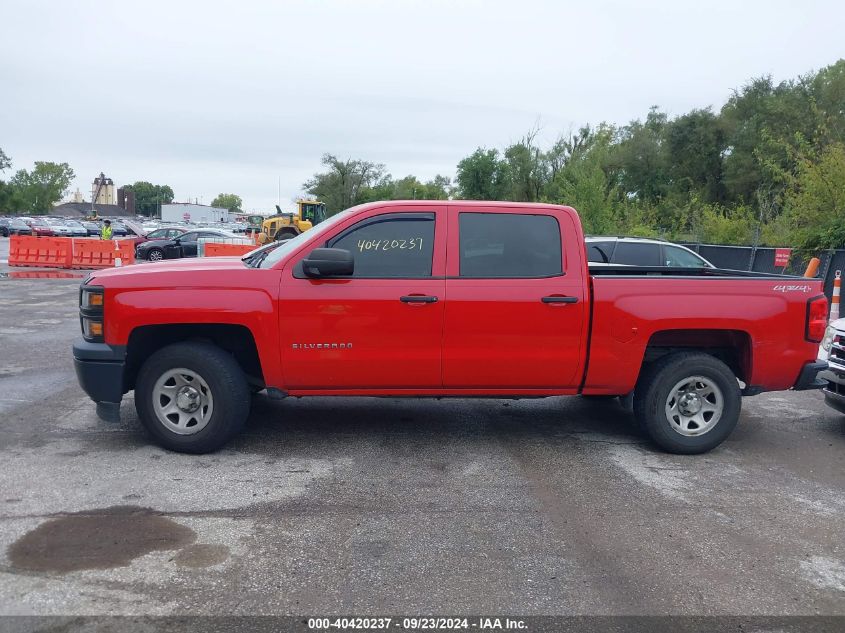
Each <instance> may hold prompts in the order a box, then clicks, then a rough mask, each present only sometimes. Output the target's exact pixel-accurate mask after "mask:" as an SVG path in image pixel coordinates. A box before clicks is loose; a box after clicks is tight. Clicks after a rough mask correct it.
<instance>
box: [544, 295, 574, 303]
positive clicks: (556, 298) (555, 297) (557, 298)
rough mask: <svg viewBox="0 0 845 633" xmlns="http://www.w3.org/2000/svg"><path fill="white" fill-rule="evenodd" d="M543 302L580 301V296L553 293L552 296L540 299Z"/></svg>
mask: <svg viewBox="0 0 845 633" xmlns="http://www.w3.org/2000/svg"><path fill="white" fill-rule="evenodd" d="M540 301H542V302H543V303H578V297H564V296H562V295H552V296H550V297H543V298H542V299H540Z"/></svg>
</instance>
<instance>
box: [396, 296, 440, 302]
mask: <svg viewBox="0 0 845 633" xmlns="http://www.w3.org/2000/svg"><path fill="white" fill-rule="evenodd" d="M399 301H401V302H402V303H437V297H433V296H431V295H404V296H402V297H399Z"/></svg>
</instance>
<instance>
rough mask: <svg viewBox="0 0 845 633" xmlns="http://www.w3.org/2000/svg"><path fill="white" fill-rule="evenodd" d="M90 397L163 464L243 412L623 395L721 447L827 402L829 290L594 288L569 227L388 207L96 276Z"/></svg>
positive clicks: (562, 222)
mask: <svg viewBox="0 0 845 633" xmlns="http://www.w3.org/2000/svg"><path fill="white" fill-rule="evenodd" d="M80 319H81V325H82V333H83V339H82V340H80V341H78V342H77V343H76V344H75V345H74V347H73V355H74V359H75V366H76V372H77V375H78V378H79V382H80V384H81V385H82V388H83V389H84V390H85V391H86V392H87V393H88V395H89V396H90V397H91V398H92V399H93V400H94V401H95V402H96V403H97V410H98V413H99V415H100V417H102V418H104V419H113V418H114V416H115V415H116V414H117V411H118V409H119V404H120V401H121V399H122V397H123V395H124V394H125V393H127V392H129V391H132V390H134V391H135V406H136V408H137V411H138V415H139V417H140V419H141V421H142V423H143V424H144V425H145V427H146V428H147V429H148V431H149V432H150V434H151V435H152V437H153V438H154V439H155V440H156V441H157V442H159V443H160V444H161V445H163V446H165V447H166V448H169V449H172V450H176V451H184V452H193V453H204V452H208V451H213V450H215V449H217V448H219V447H220V446H222V445H223V444H225V443H226V442H227V441H228V440H229V439H230V438H231V437H232V436H233V435H234V434H236V433H237V432H238V431H239V430H240V429H241V428H242V427H243V426H244V423H245V420H246V418H247V415H248V413H249V408H250V398H251V392H257V391H260V390H262V389H266V390H267V392H268V394H269V395H270V397H274V398H282V397H287V396H297V397H298V396H410V397H425V396H436V397H441V396H459V397H460V396H487V397H491V398H499V397H508V398H511V397H544V396H558V395H575V394H580V395H584V396H621V395H630V394H632V395H633V408H634V414H635V418H636V420H637V421H638V423H639V424H640V426H641V427H642V429H643V431H644V432H645V433H646V434H647V435H648V437H650V438H651V439H652V440H653V441H654V442H655V443H656V444H658V445H659V446H660V447H662V448H663V449H665V450H667V451H671V452H675V453H700V452H704V451H707V450H709V449H712V448H713V447H715V446H717V445H719V444H720V443H721V442H722V441H723V440H724V439H725V438H726V437H727V436H728V435H729V434H730V433H731V431H732V430H733V428H734V427H735V425H736V423H737V420H738V417H739V413H740V407H741V396H742V395H753V394H756V393H759V392H761V391H771V390H785V389H809V388H815V387H820V386H822V385H823V382H822V381H820V380H818V379H817V378H816V374H817V372H818V371H819V370H821V369H824V367H825V366H824V363H820V362H817V361H816V352H817V350H818V344H819V341H821V340H822V337H823V336H824V332H825V327H826V320H827V300H826V298H825V297H824V295H823V294H822V286H821V281H819V280H815V279H802V278H796V277H785V276H778V275H762V274H752V273H744V272H737V271H725V270H717V269H711V268H705V269H701V270H695V269H693V270H691V269H672V268H636V267H627V266H626V267H613V266H603V267H600V268H599V267H596V268H595V269H593V270H590V269H589V268H588V263H587V256H586V251H585V246H584V235H583V233H582V230H581V223H580V221H579V218H578V214H577V213H576V212H575V210H574V209H572V208H570V207H563V206H555V205H546V204H522V203H510V202H508V203H506V202H459V201H414V202H378V203H371V204H365V205H362V206H358V207H355V208H352V209H349V210H347V211H344V212H342V213H339V214H337V215H335V216H334V217H332V218H330V219H328V220H327V221H325V222H323V223H322V224H319V225H317V226H316V227H315V228H313V229H311V230H310V231H307V232H305V233H303V234H301V235H299V236H298V237H295V238H294V239H292V240H289V241H287V242H284V243H282V244H281V245H278V246H276V248H275V249H259V250H258V251H255V252H253V253H252V254H249V255H247V256H245V257H244V258H210V259H199V260H196V259H191V260H189V261H174V262H166V263H161V264H152V265H144V266H131V267H126V268H122V269H112V270H106V271H100V272H95V273H92V274H91V275H90V276H89V277H88V279H86V281H85V282H84V283H83V285H82V287H81V290H80Z"/></svg>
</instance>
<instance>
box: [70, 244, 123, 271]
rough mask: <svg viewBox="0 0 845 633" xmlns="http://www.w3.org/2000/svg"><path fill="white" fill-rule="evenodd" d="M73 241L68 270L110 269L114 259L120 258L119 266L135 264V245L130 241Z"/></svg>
mask: <svg viewBox="0 0 845 633" xmlns="http://www.w3.org/2000/svg"><path fill="white" fill-rule="evenodd" d="M117 244H118V250H115V248H114V246H115V242H114V241H113V240H85V239H81V240H73V252H72V256H71V260H70V265H69V266H68V268H112V267H113V266H114V258H115V257H120V259H121V265H122V266H127V265H129V264H134V263H135V244H134V243H133V242H132V241H131V240H117Z"/></svg>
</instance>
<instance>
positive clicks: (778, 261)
mask: <svg viewBox="0 0 845 633" xmlns="http://www.w3.org/2000/svg"><path fill="white" fill-rule="evenodd" d="M790 255H792V249H791V248H776V249H775V268H785V267H786V265H787V264H788V263H789V256H790Z"/></svg>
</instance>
